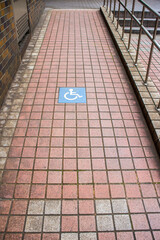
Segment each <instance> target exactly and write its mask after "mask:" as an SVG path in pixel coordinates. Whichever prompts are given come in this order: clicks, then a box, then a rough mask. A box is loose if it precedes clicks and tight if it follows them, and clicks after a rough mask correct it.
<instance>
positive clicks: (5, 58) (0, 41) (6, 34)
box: [0, 0, 20, 104]
mask: <svg viewBox="0 0 160 240" xmlns="http://www.w3.org/2000/svg"><path fill="white" fill-rule="evenodd" d="M19 64H20V55H19V48H18V43H17V36H16V30H15V24H14V17H13V8H12V5H11V0H1V1H0V104H2V101H3V99H4V97H5V94H6V92H7V90H8V87H9V85H10V83H11V81H12V79H13V77H14V75H15V73H16V71H17V68H18V66H19Z"/></svg>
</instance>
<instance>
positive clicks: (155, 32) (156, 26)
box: [144, 17, 159, 84]
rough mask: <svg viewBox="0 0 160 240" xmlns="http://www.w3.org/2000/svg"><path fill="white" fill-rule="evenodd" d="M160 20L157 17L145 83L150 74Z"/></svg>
mask: <svg viewBox="0 0 160 240" xmlns="http://www.w3.org/2000/svg"><path fill="white" fill-rule="evenodd" d="M158 21H159V18H158V17H157V18H156V24H155V28H154V34H153V38H152V45H151V50H150V55H149V61H148V67H147V73H146V78H145V81H144V82H145V84H147V80H148V75H149V71H150V66H151V60H152V55H153V48H154V39H155V37H156V34H157V28H158Z"/></svg>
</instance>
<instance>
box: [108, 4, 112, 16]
mask: <svg viewBox="0 0 160 240" xmlns="http://www.w3.org/2000/svg"><path fill="white" fill-rule="evenodd" d="M111 12H112V0H110V10H109V16H111Z"/></svg>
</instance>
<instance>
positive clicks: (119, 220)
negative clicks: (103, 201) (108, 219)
mask: <svg viewBox="0 0 160 240" xmlns="http://www.w3.org/2000/svg"><path fill="white" fill-rule="evenodd" d="M114 222H115V227H116V230H131V229H132V227H131V222H130V218H129V215H114Z"/></svg>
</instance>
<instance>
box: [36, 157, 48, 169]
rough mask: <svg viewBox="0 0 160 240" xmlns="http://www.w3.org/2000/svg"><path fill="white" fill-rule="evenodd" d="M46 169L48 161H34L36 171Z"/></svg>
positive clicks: (44, 159) (38, 159)
mask: <svg viewBox="0 0 160 240" xmlns="http://www.w3.org/2000/svg"><path fill="white" fill-rule="evenodd" d="M47 167H48V159H46V158H43V159H40V158H37V159H35V164H34V169H36V170H46V169H47Z"/></svg>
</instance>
